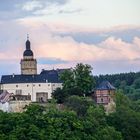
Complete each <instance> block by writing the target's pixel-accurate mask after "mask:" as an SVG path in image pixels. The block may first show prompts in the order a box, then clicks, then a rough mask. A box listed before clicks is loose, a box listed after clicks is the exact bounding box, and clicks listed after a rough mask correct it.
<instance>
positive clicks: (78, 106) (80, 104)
mask: <svg viewBox="0 0 140 140" xmlns="http://www.w3.org/2000/svg"><path fill="white" fill-rule="evenodd" d="M64 105H65V106H66V107H68V108H69V109H70V110H74V111H75V112H76V113H77V115H78V116H85V115H86V113H87V109H88V108H89V107H90V106H95V104H94V102H93V100H92V99H90V98H87V97H79V96H70V97H69V98H68V99H67V100H66V101H65V102H64Z"/></svg>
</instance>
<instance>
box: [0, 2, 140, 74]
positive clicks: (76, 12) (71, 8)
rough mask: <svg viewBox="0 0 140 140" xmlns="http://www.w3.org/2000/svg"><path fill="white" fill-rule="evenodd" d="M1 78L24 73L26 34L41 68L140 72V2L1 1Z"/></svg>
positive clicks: (111, 72)
mask: <svg viewBox="0 0 140 140" xmlns="http://www.w3.org/2000/svg"><path fill="white" fill-rule="evenodd" d="M0 2H1V4H0V76H1V75H9V74H13V73H15V74H20V60H21V59H22V58H23V52H24V50H25V42H26V39H27V34H29V38H30V41H31V49H32V50H33V52H34V57H35V58H36V59H37V62H38V73H40V72H41V70H42V69H57V68H71V67H75V66H76V64H77V63H84V64H90V65H91V66H92V68H93V74H94V75H99V74H113V73H123V72H132V71H134V72H136V71H140V10H139V7H140V0H0Z"/></svg>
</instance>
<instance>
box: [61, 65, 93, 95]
mask: <svg viewBox="0 0 140 140" xmlns="http://www.w3.org/2000/svg"><path fill="white" fill-rule="evenodd" d="M91 70H92V68H91V66H90V65H87V64H85V65H84V64H82V63H79V64H77V65H76V67H75V68H74V69H69V70H66V71H64V72H63V73H62V74H61V75H60V79H61V80H62V81H63V89H64V91H66V92H67V93H70V91H72V92H73V93H74V90H75V89H76V90H77V91H78V93H77V94H79V95H82V96H84V95H88V94H89V93H90V92H91V91H92V90H93V87H94V85H95V81H94V79H93V76H92V72H91Z"/></svg>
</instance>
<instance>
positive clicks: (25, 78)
mask: <svg viewBox="0 0 140 140" xmlns="http://www.w3.org/2000/svg"><path fill="white" fill-rule="evenodd" d="M20 64H21V75H14V74H13V75H3V76H2V78H1V90H3V91H8V92H9V93H13V94H14V95H17V96H23V98H24V100H26V98H30V99H31V101H33V102H46V101H47V99H51V93H52V92H53V91H54V90H55V89H56V88H58V87H60V88H61V87H62V82H61V81H60V79H59V74H60V73H61V72H62V71H63V70H61V69H57V70H43V71H42V72H41V73H40V74H37V61H36V59H34V57H33V52H32V50H31V48H30V41H29V39H27V41H26V50H25V51H24V53H23V59H21V63H20Z"/></svg>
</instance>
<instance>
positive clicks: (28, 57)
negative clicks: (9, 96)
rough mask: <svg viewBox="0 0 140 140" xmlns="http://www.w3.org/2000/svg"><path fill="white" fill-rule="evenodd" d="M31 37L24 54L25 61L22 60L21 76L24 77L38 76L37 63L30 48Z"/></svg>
mask: <svg viewBox="0 0 140 140" xmlns="http://www.w3.org/2000/svg"><path fill="white" fill-rule="evenodd" d="M30 45H31V43H30V41H29V36H28V35H27V41H26V50H25V51H24V53H23V59H21V62H20V64H21V74H23V75H35V74H37V61H36V59H34V55H33V52H32V50H31V47H30Z"/></svg>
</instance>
